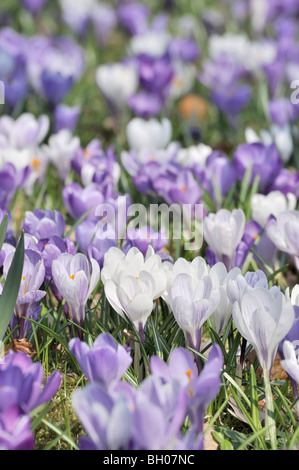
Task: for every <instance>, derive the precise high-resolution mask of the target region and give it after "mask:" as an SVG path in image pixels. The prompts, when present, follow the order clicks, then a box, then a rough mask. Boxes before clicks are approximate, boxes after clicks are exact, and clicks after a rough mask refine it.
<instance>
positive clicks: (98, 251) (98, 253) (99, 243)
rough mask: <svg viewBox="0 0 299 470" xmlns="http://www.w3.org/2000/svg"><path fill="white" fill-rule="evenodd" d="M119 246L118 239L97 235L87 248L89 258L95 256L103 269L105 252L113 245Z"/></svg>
mask: <svg viewBox="0 0 299 470" xmlns="http://www.w3.org/2000/svg"><path fill="white" fill-rule="evenodd" d="M112 246H117V242H116V240H112V239H110V238H103V239H102V238H99V237H95V238H94V239H93V241H92V243H89V244H88V245H87V248H86V254H87V257H88V259H91V258H94V259H95V260H96V261H97V262H98V263H99V266H100V268H101V269H102V267H103V265H104V257H105V253H107V251H108V250H109V249H110V248H111V247H112Z"/></svg>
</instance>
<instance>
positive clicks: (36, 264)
mask: <svg viewBox="0 0 299 470" xmlns="http://www.w3.org/2000/svg"><path fill="white" fill-rule="evenodd" d="M14 251H15V249H13V250H11V252H10V253H9V254H8V255H7V256H6V258H5V260H4V263H3V274H4V277H5V278H6V277H7V275H8V271H9V268H10V266H11V262H12V259H13V256H14ZM44 278H45V266H44V263H43V260H42V257H41V255H40V254H39V253H38V252H37V251H35V250H30V249H27V250H25V255H24V264H23V272H22V279H21V284H20V289H19V294H18V297H17V301H16V305H15V308H14V314H15V316H16V320H17V323H18V325H19V338H24V336H25V329H24V328H25V319H24V317H26V316H27V315H28V313H29V312H30V308H35V306H36V305H37V303H38V302H39V301H40V300H41V299H42V298H43V297H44V296H45V295H46V292H45V291H43V290H40V287H41V285H42V283H43V282H44Z"/></svg>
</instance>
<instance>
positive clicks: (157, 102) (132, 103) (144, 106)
mask: <svg viewBox="0 0 299 470" xmlns="http://www.w3.org/2000/svg"><path fill="white" fill-rule="evenodd" d="M128 105H129V107H130V108H131V109H132V111H133V112H134V114H136V116H140V117H142V118H143V119H147V118H150V117H153V116H156V115H157V114H159V113H160V111H161V110H162V107H163V105H164V100H163V99H162V98H161V97H160V95H158V94H157V93H152V92H147V91H141V92H139V93H136V94H134V95H131V96H130V97H129V98H128Z"/></svg>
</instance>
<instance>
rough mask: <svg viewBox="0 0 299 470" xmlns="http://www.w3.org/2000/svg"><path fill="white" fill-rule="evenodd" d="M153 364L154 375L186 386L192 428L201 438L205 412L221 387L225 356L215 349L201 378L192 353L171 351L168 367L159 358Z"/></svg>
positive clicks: (153, 360) (215, 346)
mask: <svg viewBox="0 0 299 470" xmlns="http://www.w3.org/2000/svg"><path fill="white" fill-rule="evenodd" d="M150 365H151V371H152V374H154V375H157V376H159V377H161V379H162V380H163V381H166V382H168V381H169V380H171V379H176V380H178V382H179V383H180V384H181V386H183V387H184V389H185V390H186V392H187V397H188V401H187V413H188V415H189V417H190V420H191V426H192V427H194V430H195V432H196V434H197V435H201V434H202V432H203V423H204V415H205V412H206V409H207V407H208V405H209V404H210V403H211V401H212V400H214V398H215V397H216V396H217V394H218V392H219V389H220V385H221V381H220V375H221V370H222V367H223V355H222V352H221V348H220V346H218V345H216V344H215V345H213V346H212V349H211V351H210V353H209V356H208V359H207V361H206V363H205V365H204V368H203V370H202V371H201V372H200V374H199V375H198V372H197V369H196V366H195V363H194V359H193V357H192V355H191V353H190V352H189V351H187V350H186V349H184V348H176V349H174V350H173V351H172V352H171V354H170V356H169V361H168V365H167V364H165V362H163V361H162V360H161V359H160V358H159V357H158V356H153V357H152V358H151V361H150Z"/></svg>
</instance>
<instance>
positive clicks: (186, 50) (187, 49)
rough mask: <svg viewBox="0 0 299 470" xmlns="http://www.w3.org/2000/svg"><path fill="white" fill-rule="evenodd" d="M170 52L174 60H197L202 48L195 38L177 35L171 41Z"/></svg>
mask: <svg viewBox="0 0 299 470" xmlns="http://www.w3.org/2000/svg"><path fill="white" fill-rule="evenodd" d="M168 54H169V55H170V57H171V59H172V60H176V59H180V60H182V61H183V62H195V61H196V60H197V59H198V57H199V55H200V50H199V47H198V45H197V44H196V42H195V41H194V39H192V38H179V37H177V38H173V39H172V40H171V41H170V44H169V47H168Z"/></svg>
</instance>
